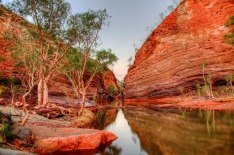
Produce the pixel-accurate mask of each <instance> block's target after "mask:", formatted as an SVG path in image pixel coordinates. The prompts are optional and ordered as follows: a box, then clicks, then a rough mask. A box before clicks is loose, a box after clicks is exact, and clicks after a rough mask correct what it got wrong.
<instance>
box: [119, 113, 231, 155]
mask: <svg viewBox="0 0 234 155" xmlns="http://www.w3.org/2000/svg"><path fill="white" fill-rule="evenodd" d="M124 115H125V117H126V119H127V120H128V122H129V125H130V126H131V128H132V130H133V131H134V132H136V133H137V135H138V137H139V138H140V141H141V146H142V147H143V148H144V149H145V150H146V151H147V153H148V154H150V155H154V154H178V155H187V154H233V153H234V141H233V140H234V128H233V126H230V121H232V119H231V118H230V117H227V119H222V120H221V119H220V117H216V116H218V114H216V113H215V111H208V112H204V113H203V114H202V118H201V117H199V116H198V113H197V112H196V113H186V114H185V115H182V114H178V113H150V114H149V113H148V112H142V111H131V110H124ZM223 115H225V114H223ZM223 115H221V114H220V116H222V117H225V116H223Z"/></svg>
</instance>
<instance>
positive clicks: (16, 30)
mask: <svg viewBox="0 0 234 155" xmlns="http://www.w3.org/2000/svg"><path fill="white" fill-rule="evenodd" d="M26 29H35V26H34V25H33V24H30V23H28V22H27V21H26V20H24V19H23V18H21V17H20V16H18V15H16V14H14V13H13V12H11V11H9V10H7V9H5V8H4V7H2V6H1V5H0V82H1V79H6V78H9V77H11V76H15V77H17V69H15V68H14V65H15V64H14V61H13V59H12V58H11V52H10V49H11V47H12V46H13V45H12V43H11V42H10V41H9V40H7V39H5V34H6V33H10V34H15V35H16V36H17V35H19V34H20V33H21V32H22V30H26ZM0 84H1V83H0ZM111 84H112V85H114V87H115V88H116V90H117V91H118V86H117V83H116V78H115V75H114V73H113V72H112V71H110V70H109V69H106V70H105V71H104V73H103V74H102V75H98V76H96V77H95V78H94V80H93V81H92V84H91V86H90V88H89V90H88V92H87V96H88V97H90V98H92V97H93V96H96V95H100V96H96V97H99V98H100V99H101V100H105V99H107V98H108V94H107V93H106V91H107V90H108V87H109V86H110V85H111ZM69 90H71V86H70V85H69V81H68V80H67V79H66V78H64V77H61V76H59V77H58V78H56V79H54V80H52V81H51V82H50V83H49V94H52V95H62V94H64V91H69Z"/></svg>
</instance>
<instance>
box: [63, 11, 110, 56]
mask: <svg viewBox="0 0 234 155" xmlns="http://www.w3.org/2000/svg"><path fill="white" fill-rule="evenodd" d="M109 17H110V16H109V15H108V14H107V12H106V10H99V11H93V10H88V11H87V12H85V13H78V14H75V15H72V16H71V17H70V18H69V20H68V31H67V41H68V42H73V41H75V44H78V46H79V48H80V49H79V52H85V53H86V52H92V49H93V48H94V47H96V46H97V45H98V43H97V41H98V39H99V36H98V33H99V31H100V30H101V29H102V28H103V27H104V26H108V25H109V22H108V18H109Z"/></svg>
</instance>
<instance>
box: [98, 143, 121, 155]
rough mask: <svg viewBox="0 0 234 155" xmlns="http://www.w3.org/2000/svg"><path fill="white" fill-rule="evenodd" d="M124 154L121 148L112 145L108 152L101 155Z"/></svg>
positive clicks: (107, 149)
mask: <svg viewBox="0 0 234 155" xmlns="http://www.w3.org/2000/svg"><path fill="white" fill-rule="evenodd" d="M121 152H122V149H121V148H119V147H118V146H116V145H111V146H109V147H107V148H106V150H105V151H104V152H103V153H101V155H120V154H121Z"/></svg>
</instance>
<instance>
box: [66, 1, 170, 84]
mask: <svg viewBox="0 0 234 155" xmlns="http://www.w3.org/2000/svg"><path fill="white" fill-rule="evenodd" d="M68 2H69V3H70V4H71V7H72V12H73V13H78V12H84V11H87V10H88V9H92V10H98V9H107V12H108V14H109V15H111V16H112V18H111V19H110V20H111V22H110V27H109V28H108V27H105V28H104V29H103V30H102V32H101V33H100V37H101V40H102V42H103V44H102V45H101V46H100V47H99V48H106V49H107V48H110V49H112V51H113V52H114V53H115V54H116V56H117V57H118V58H119V60H118V62H117V63H116V64H115V65H114V67H113V70H114V73H115V75H116V77H117V78H118V79H119V80H122V79H123V78H124V76H125V75H126V73H127V69H128V66H127V65H128V61H127V60H128V59H129V58H130V57H131V56H132V57H133V58H134V56H135V50H134V49H135V47H134V44H135V45H136V46H137V47H138V48H139V47H141V45H142V43H143V41H141V40H144V39H145V38H146V37H148V35H149V33H150V31H149V30H146V29H147V27H153V28H156V25H155V23H159V22H160V17H159V14H160V13H161V12H164V11H165V10H167V7H168V6H170V5H172V4H173V0H68Z"/></svg>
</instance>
